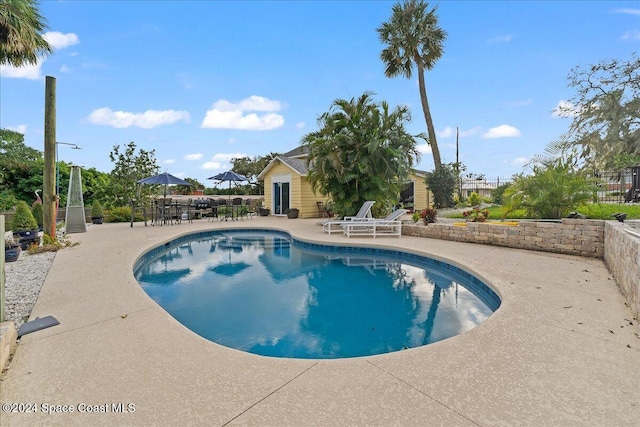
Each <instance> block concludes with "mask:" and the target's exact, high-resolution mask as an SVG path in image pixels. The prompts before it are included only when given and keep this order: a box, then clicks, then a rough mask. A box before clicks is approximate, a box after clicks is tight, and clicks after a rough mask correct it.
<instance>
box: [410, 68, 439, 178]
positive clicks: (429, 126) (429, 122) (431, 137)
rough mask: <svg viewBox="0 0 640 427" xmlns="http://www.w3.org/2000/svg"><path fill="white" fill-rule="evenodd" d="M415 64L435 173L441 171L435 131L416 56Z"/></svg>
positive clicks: (421, 72)
mask: <svg viewBox="0 0 640 427" xmlns="http://www.w3.org/2000/svg"><path fill="white" fill-rule="evenodd" d="M416 64H417V66H418V86H419V87H420V102H421V103H422V111H423V112H424V120H425V122H427V133H428V134H429V145H430V146H431V152H432V154H433V163H434V165H435V169H436V172H438V171H439V170H440V169H442V160H441V159H440V149H439V148H438V141H437V140H436V130H435V128H434V127H433V119H432V118H431V110H430V109H429V100H428V99H427V89H426V86H425V82H424V67H423V66H422V64H421V62H420V58H419V57H417V56H416Z"/></svg>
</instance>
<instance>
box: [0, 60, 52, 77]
mask: <svg viewBox="0 0 640 427" xmlns="http://www.w3.org/2000/svg"><path fill="white" fill-rule="evenodd" d="M43 62H44V61H43V60H42V61H39V62H38V63H37V64H36V65H24V66H22V67H11V66H9V65H0V76H2V77H6V78H8V79H30V80H38V79H39V78H40V76H41V74H40V68H41V67H42V63H43Z"/></svg>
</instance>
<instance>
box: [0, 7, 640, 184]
mask: <svg viewBox="0 0 640 427" xmlns="http://www.w3.org/2000/svg"><path fill="white" fill-rule="evenodd" d="M393 3H394V2H387V1H350V2H347V1H315V2H314V1H312V2H297V1H281V2H267V1H246V2H216V1H193V2H190V1H43V2H42V3H41V4H40V12H41V13H42V14H43V15H44V16H45V17H46V19H47V21H48V26H49V28H48V33H47V37H48V39H49V41H50V42H51V43H52V44H53V45H54V46H55V47H56V50H55V53H54V54H53V55H52V56H50V57H48V58H46V59H44V60H42V61H41V62H40V63H39V64H38V66H36V67H24V68H20V69H12V68H9V67H4V66H3V67H2V68H1V69H0V127H2V128H8V129H12V130H16V131H19V132H21V133H24V135H25V143H26V144H27V145H29V146H32V147H34V148H38V149H40V150H42V149H43V146H44V143H43V141H44V124H43V123H44V89H45V78H44V76H47V75H48V76H53V77H55V78H56V86H57V104H56V110H57V130H56V136H57V137H56V139H57V140H58V141H62V142H67V143H73V144H77V145H78V146H80V147H81V148H82V150H72V149H70V147H68V146H63V145H60V146H59V157H60V160H64V161H67V162H73V163H74V164H78V165H82V166H84V167H87V168H89V167H95V168H96V169H98V170H100V171H104V172H109V171H111V169H112V167H113V164H112V163H111V162H110V161H109V152H110V151H111V150H112V149H113V146H114V145H117V144H118V145H120V146H124V145H126V144H127V143H129V142H130V141H134V142H135V143H136V145H137V146H138V147H139V148H143V149H145V150H151V149H155V151H156V158H157V160H158V164H159V165H160V167H161V169H162V171H168V172H169V173H172V174H174V175H177V176H181V177H183V178H184V177H189V178H195V179H197V180H198V181H200V182H202V183H204V184H205V185H207V186H212V185H213V183H212V181H207V180H206V178H208V177H210V176H213V175H215V174H217V173H219V172H221V171H224V170H228V169H230V168H231V166H230V163H229V160H230V159H231V158H233V157H240V156H256V155H266V154H268V153H270V152H286V151H289V150H291V149H293V148H295V147H297V146H298V145H299V144H300V140H301V138H302V136H303V135H305V134H306V133H308V132H312V131H314V130H316V129H317V122H316V120H317V118H318V116H319V115H320V114H322V113H323V112H325V111H327V110H328V109H329V107H330V106H331V104H332V102H333V101H334V100H335V99H337V98H344V99H350V98H352V97H358V96H360V95H361V94H362V93H363V92H365V91H371V92H375V93H376V95H375V99H376V100H378V101H382V100H385V101H387V102H388V103H389V104H390V105H392V106H396V105H401V104H402V105H407V106H409V107H410V109H411V112H412V115H413V121H412V123H411V124H410V125H409V130H410V131H411V132H412V133H416V134H417V133H420V132H425V131H426V125H425V123H424V118H423V115H422V109H421V107H420V98H419V93H418V85H417V77H415V76H414V78H413V79H411V80H408V79H405V78H402V77H397V78H394V79H389V78H387V77H385V76H384V64H383V63H382V62H381V61H380V59H379V55H380V51H381V50H382V48H383V46H382V44H381V43H380V42H379V40H378V35H377V32H376V28H377V27H378V26H380V24H381V23H382V22H384V21H386V20H387V19H388V18H389V17H390V15H391V7H392V5H393ZM430 4H432V5H435V4H438V16H439V19H440V24H441V26H442V27H443V28H444V29H445V30H446V31H447V32H448V39H447V41H446V42H445V52H444V55H443V57H442V58H441V59H440V61H439V62H438V63H437V64H436V67H435V68H434V69H433V70H432V71H429V72H427V73H426V83H427V93H428V95H429V102H430V106H431V110H432V115H433V120H434V125H435V128H436V131H437V133H438V136H439V138H438V143H439V146H440V150H441V154H442V157H443V161H445V162H454V161H455V160H456V158H455V140H456V139H455V129H456V127H458V128H459V129H460V160H461V161H462V162H463V163H464V164H465V165H466V166H467V171H468V172H474V173H483V174H485V175H487V176H488V177H496V176H500V177H509V176H511V175H512V174H514V173H518V172H522V171H523V167H522V165H523V164H524V163H525V162H526V161H527V159H529V158H530V157H531V156H533V155H534V154H537V153H541V152H542V151H543V150H544V147H545V146H546V145H547V143H549V142H550V141H552V140H554V139H557V138H558V137H559V136H560V135H561V134H562V133H563V132H566V131H567V129H568V127H569V125H570V122H571V120H570V119H569V118H559V117H556V116H555V115H554V114H553V110H554V109H555V108H556V107H557V106H558V105H559V103H561V102H566V101H567V100H568V99H570V98H571V97H572V96H573V95H574V93H575V92H574V90H573V89H571V88H569V87H568V86H567V83H568V80H567V75H568V74H569V72H570V70H571V69H572V68H573V67H575V66H577V65H583V66H585V65H589V64H595V63H597V62H599V61H601V60H604V59H611V58H617V59H629V58H630V56H631V53H632V52H637V51H638V50H639V47H640V3H638V2H637V1H626V2H625V1H622V2H621V1H585V2H579V1H564V2H554V1H537V2H525V1H509V2H507V1H493V2H492V1H467V2H465V1H445V2H440V3H435V2H431V3H430ZM420 143H422V141H420ZM420 148H421V150H422V151H423V155H422V158H421V161H420V163H419V164H418V168H419V169H423V170H431V169H432V168H433V160H432V157H431V153H430V152H429V150H428V147H426V146H424V145H421V147H420Z"/></svg>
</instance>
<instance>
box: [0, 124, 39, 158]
mask: <svg viewBox="0 0 640 427" xmlns="http://www.w3.org/2000/svg"><path fill="white" fill-rule="evenodd" d="M0 154H2V157H1V158H2V163H5V162H12V161H13V162H15V161H20V162H34V161H36V160H39V159H42V152H41V151H38V150H36V149H35V148H31V147H27V146H26V145H25V144H24V135H23V134H21V133H20V132H15V131H12V130H9V129H0Z"/></svg>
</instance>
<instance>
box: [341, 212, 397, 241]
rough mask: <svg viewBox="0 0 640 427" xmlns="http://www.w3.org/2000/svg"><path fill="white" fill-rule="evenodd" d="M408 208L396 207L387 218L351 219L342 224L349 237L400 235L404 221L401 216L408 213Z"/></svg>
mask: <svg viewBox="0 0 640 427" xmlns="http://www.w3.org/2000/svg"><path fill="white" fill-rule="evenodd" d="M407 212H408V211H407V209H396V210H395V211H393V212H391V213H390V214H389V215H387V216H386V217H385V218H381V219H378V218H373V219H367V220H364V221H351V222H349V223H347V224H343V225H342V231H343V232H344V234H345V235H346V236H347V237H351V236H373V238H374V239H375V238H376V236H398V237H400V236H401V235H402V221H401V220H400V218H401V217H402V215H404V214H405V213H407Z"/></svg>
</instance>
